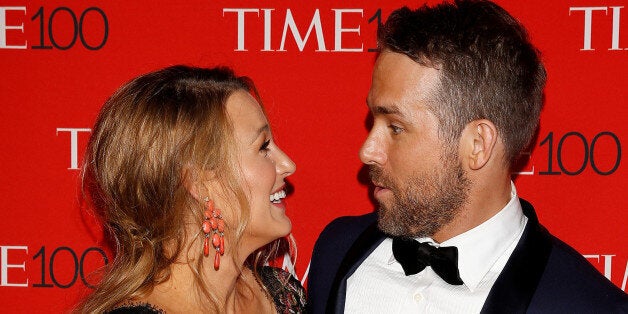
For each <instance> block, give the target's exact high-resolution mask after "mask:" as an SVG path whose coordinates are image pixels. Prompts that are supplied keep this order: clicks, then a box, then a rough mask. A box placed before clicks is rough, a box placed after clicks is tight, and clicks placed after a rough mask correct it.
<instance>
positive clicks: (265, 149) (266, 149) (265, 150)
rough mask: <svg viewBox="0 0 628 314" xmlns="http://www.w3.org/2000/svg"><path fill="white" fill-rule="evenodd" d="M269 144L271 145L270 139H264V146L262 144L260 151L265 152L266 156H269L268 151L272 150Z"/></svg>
mask: <svg viewBox="0 0 628 314" xmlns="http://www.w3.org/2000/svg"><path fill="white" fill-rule="evenodd" d="M269 146H270V140H266V141H264V143H262V146H260V148H259V151H260V152H261V153H264V156H267V155H268V151H269V150H270V149H269Z"/></svg>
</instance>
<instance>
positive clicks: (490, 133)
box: [461, 119, 498, 170]
mask: <svg viewBox="0 0 628 314" xmlns="http://www.w3.org/2000/svg"><path fill="white" fill-rule="evenodd" d="M461 141H462V143H461V144H463V146H462V147H464V148H465V149H464V150H463V151H462V152H461V154H462V156H461V157H463V161H466V162H467V165H468V167H469V168H470V169H472V170H478V169H481V168H482V167H484V166H485V165H486V164H487V163H488V161H489V160H490V159H491V158H495V157H494V148H495V144H496V143H497V141H498V134H497V127H495V124H493V122H491V121H489V120H486V119H480V120H474V121H471V122H469V123H468V124H467V126H466V127H465V129H464V130H463V133H462V136H461Z"/></svg>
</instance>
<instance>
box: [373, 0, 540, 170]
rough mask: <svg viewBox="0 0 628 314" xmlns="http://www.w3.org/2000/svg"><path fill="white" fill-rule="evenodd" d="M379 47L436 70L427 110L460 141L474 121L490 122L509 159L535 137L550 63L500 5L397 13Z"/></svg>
mask: <svg viewBox="0 0 628 314" xmlns="http://www.w3.org/2000/svg"><path fill="white" fill-rule="evenodd" d="M378 42H379V46H380V49H381V50H382V51H384V50H390V51H393V52H397V53H403V54H405V55H407V56H408V57H410V58H411V59H413V60H414V61H416V62H418V63H420V64H422V65H424V66H430V67H434V68H437V69H439V70H440V71H439V73H440V89H439V92H438V95H436V97H435V99H434V103H433V104H430V110H432V112H433V113H434V114H435V115H436V116H437V118H438V119H439V122H440V132H441V133H440V134H441V136H442V137H443V138H444V139H445V140H446V141H448V142H449V143H450V144H453V143H455V142H456V141H457V140H458V139H459V137H460V135H461V133H462V130H463V129H464V127H465V126H466V125H467V124H468V123H469V122H471V121H473V120H477V119H488V120H490V121H492V122H493V123H494V124H495V125H496V127H497V129H498V133H499V135H500V136H501V137H502V139H503V142H504V145H505V147H506V152H505V154H506V155H505V159H506V160H505V161H506V162H507V163H508V164H512V163H513V162H514V160H515V159H516V158H517V157H518V156H519V154H520V153H521V152H522V150H524V149H525V148H526V147H527V146H528V145H529V143H530V141H531V140H532V138H533V137H534V135H535V132H536V129H537V127H538V123H539V115H540V111H541V108H542V105H543V88H544V86H545V78H546V74H545V68H544V67H543V64H542V62H541V60H540V56H539V52H538V50H537V49H536V48H535V47H534V46H532V44H531V43H530V41H529V38H528V34H527V32H526V30H525V29H524V27H523V26H522V25H521V24H520V23H519V22H518V21H517V20H516V19H515V18H514V17H512V16H511V15H510V14H508V12H506V11H505V10H504V9H503V8H501V7H499V6H498V5H496V4H494V3H492V2H490V1H484V0H456V1H454V2H444V3H441V4H438V5H435V6H433V7H430V6H427V5H424V6H422V7H420V8H418V9H416V10H410V9H408V8H407V7H403V8H401V9H398V10H396V11H394V12H393V13H392V14H391V15H390V17H389V18H388V20H387V21H386V23H385V24H384V25H383V26H382V27H381V28H380V30H379V32H378Z"/></svg>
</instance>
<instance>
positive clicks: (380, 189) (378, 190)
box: [373, 184, 390, 197]
mask: <svg viewBox="0 0 628 314" xmlns="http://www.w3.org/2000/svg"><path fill="white" fill-rule="evenodd" d="M386 192H390V189H388V188H386V187H384V186H381V185H377V184H376V185H375V189H374V190H373V196H375V197H378V196H381V195H382V194H384V193H386Z"/></svg>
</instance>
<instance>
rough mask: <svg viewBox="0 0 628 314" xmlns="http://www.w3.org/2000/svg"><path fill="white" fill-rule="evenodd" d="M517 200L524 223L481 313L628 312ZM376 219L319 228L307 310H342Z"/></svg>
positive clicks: (627, 298)
mask: <svg viewBox="0 0 628 314" xmlns="http://www.w3.org/2000/svg"><path fill="white" fill-rule="evenodd" d="M521 206H522V208H523V212H524V214H525V215H526V216H527V217H528V223H527V224H526V227H525V230H524V232H523V235H522V236H521V239H520V240H519V243H518V244H517V247H516V248H515V250H514V252H513V253H512V255H511V256H510V259H509V260H508V262H507V263H506V266H505V267H504V270H503V271H502V272H501V274H500V275H499V277H498V278H497V281H496V282H495V284H494V285H493V288H492V289H491V291H490V292H489V295H488V298H487V300H486V302H485V303H484V307H483V308H482V313H628V295H626V293H624V292H623V291H621V290H620V289H619V288H617V287H616V286H615V285H613V283H611V282H610V281H609V280H608V279H606V278H605V277H604V276H602V274H600V273H599V272H598V271H597V270H596V269H595V268H594V267H593V266H592V265H591V264H590V263H589V262H588V261H587V260H586V259H585V258H584V257H583V256H582V255H581V254H579V253H578V252H576V250H574V249H573V248H571V247H570V246H568V245H567V244H565V243H564V242H562V241H560V240H559V239H557V238H556V237H554V236H552V235H551V234H550V233H549V232H548V231H547V230H546V229H545V228H544V227H543V226H541V225H540V224H539V222H538V219H537V217H536V214H535V213H534V208H533V207H532V205H530V203H528V202H526V201H524V200H521ZM376 219H377V217H376V215H375V214H368V215H364V216H358V217H340V218H338V219H336V220H334V221H332V222H331V223H330V224H329V225H328V226H327V227H326V228H325V230H323V232H322V233H321V235H320V237H319V238H318V240H317V241H316V244H315V246H314V251H313V253H312V262H311V266H310V273H309V278H308V285H307V287H308V289H307V291H308V298H309V300H308V303H309V306H310V307H309V311H310V312H311V313H314V314H318V313H343V312H344V305H345V295H346V284H347V278H349V277H350V276H351V274H353V272H355V270H356V269H357V268H358V266H360V264H361V263H362V262H363V261H364V259H366V257H367V256H369V255H370V253H371V252H372V251H373V250H374V249H375V248H376V247H377V246H378V245H379V244H380V243H381V242H382V241H383V240H384V239H385V238H386V236H385V235H384V234H383V233H382V232H381V231H379V230H378V229H377V222H376Z"/></svg>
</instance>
